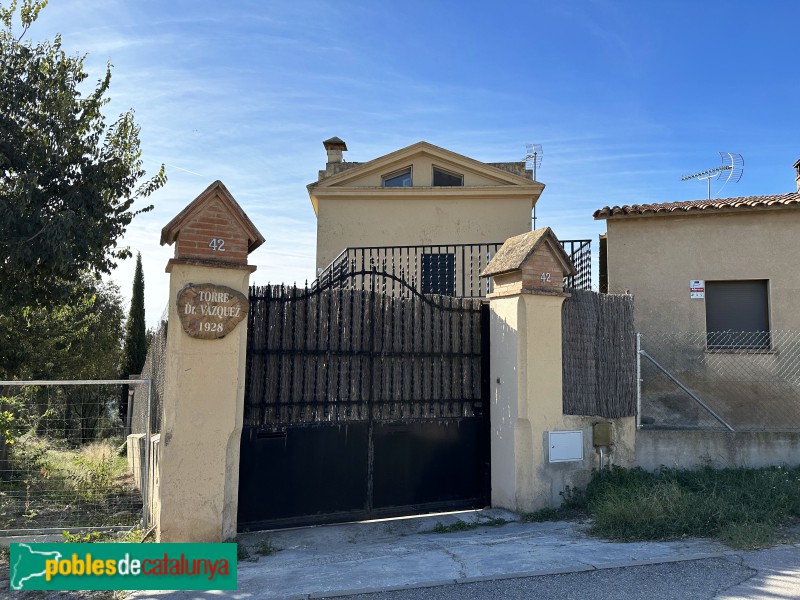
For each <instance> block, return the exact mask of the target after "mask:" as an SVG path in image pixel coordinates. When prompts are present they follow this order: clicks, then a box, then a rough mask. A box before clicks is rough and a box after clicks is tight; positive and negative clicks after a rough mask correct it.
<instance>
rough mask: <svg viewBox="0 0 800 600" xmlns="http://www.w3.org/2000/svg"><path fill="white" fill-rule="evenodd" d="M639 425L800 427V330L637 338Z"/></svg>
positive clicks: (661, 334) (742, 428)
mask: <svg viewBox="0 0 800 600" xmlns="http://www.w3.org/2000/svg"><path fill="white" fill-rule="evenodd" d="M640 343H641V350H642V351H641V353H640V368H641V396H640V398H641V400H640V401H641V416H640V418H641V423H642V426H644V427H659V428H675V429H703V430H733V431H791V430H797V429H800V331H770V332H757V333H752V332H705V331H695V332H658V333H652V332H651V333H647V334H642V336H641V341H640Z"/></svg>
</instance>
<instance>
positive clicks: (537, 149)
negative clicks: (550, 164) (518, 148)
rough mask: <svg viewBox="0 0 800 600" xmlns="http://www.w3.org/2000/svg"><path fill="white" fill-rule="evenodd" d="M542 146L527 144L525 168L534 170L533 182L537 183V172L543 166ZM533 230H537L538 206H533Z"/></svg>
mask: <svg viewBox="0 0 800 600" xmlns="http://www.w3.org/2000/svg"><path fill="white" fill-rule="evenodd" d="M542 154H544V152H542V145H541V144H525V168H526V169H533V180H534V181H536V170H537V169H538V168H539V167H541V166H542ZM533 228H534V229H536V205H535V204H534V205H533Z"/></svg>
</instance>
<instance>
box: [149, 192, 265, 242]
mask: <svg viewBox="0 0 800 600" xmlns="http://www.w3.org/2000/svg"><path fill="white" fill-rule="evenodd" d="M214 199H218V200H219V201H221V202H222V204H223V205H224V206H225V208H226V209H227V211H228V212H229V213H230V215H231V217H232V218H233V219H234V221H235V222H236V223H237V225H238V226H239V228H240V229H241V231H242V234H243V235H244V236H245V237H246V238H247V252H248V254H249V253H250V252H252V251H253V250H255V249H256V248H258V247H259V246H260V245H261V244H263V243H264V236H263V235H261V233H260V232H259V231H258V229H256V226H255V225H253V222H252V221H251V220H250V218H249V217H248V216H247V215H246V214H245V212H244V210H242V207H241V206H239V203H238V202H236V200H234V199H233V196H232V195H231V193H230V192H229V191H228V188H226V187H225V185H224V184H223V183H222V182H221V181H219V180H217V181H215V182H214V183H212V184H211V185H210V186H208V187H207V188H206V189H205V191H204V192H203V193H202V194H200V195H199V196H198V197H197V198H195V199H194V200H193V201H192V202H191V203H190V204H189V205H188V206H187V207H186V208H184V209H183V210H182V211H181V212H180V213H179V214H178V215H177V216H176V217H175V218H174V219H172V220H171V221H170V222H169V223H168V224H167V225H166V226H165V227H164V228H163V229H162V230H161V245H162V246H163V245H165V244H169V245H172V244H173V243H175V241H176V240H177V239H178V235H179V234H180V231H181V229H182V228H183V226H184V225H185V224H186V223H187V222H188V221H190V220H191V218H192V217H193V216H194V215H195V214H196V213H198V212H200V211H202V210H203V209H204V208H205V206H206V204H207V203H209V202H211V201H212V200H214Z"/></svg>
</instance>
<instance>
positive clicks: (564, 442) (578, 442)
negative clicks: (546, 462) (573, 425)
mask: <svg viewBox="0 0 800 600" xmlns="http://www.w3.org/2000/svg"><path fill="white" fill-rule="evenodd" d="M547 434H548V436H549V447H550V462H551V463H552V462H568V461H578V460H583V431H548V432H547Z"/></svg>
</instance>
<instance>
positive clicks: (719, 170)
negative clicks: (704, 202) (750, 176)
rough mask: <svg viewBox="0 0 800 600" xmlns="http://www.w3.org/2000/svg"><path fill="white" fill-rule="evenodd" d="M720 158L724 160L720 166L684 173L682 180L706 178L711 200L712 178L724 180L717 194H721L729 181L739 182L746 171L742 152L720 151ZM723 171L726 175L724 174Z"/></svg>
mask: <svg viewBox="0 0 800 600" xmlns="http://www.w3.org/2000/svg"><path fill="white" fill-rule="evenodd" d="M719 158H720V161H721V162H722V164H721V165H720V166H719V167H714V168H713V169H708V170H706V171H700V172H699V173H694V174H693V175H684V176H683V177H681V181H687V180H689V179H705V180H706V183H707V184H708V199H709V200H711V180H712V179H716V180H721V181H723V183H722V185H721V186H720V188H719V189H718V190H717V192H716V194H715V195H719V193H720V192H721V191H722V190H723V188H724V187H725V186H726V185H728V182H729V181H733V182H734V183H738V182H739V180H740V179H741V178H742V173H743V172H744V158H742V155H741V154H736V153H735V152H720V153H719ZM723 173H725V174H726V175H723Z"/></svg>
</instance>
